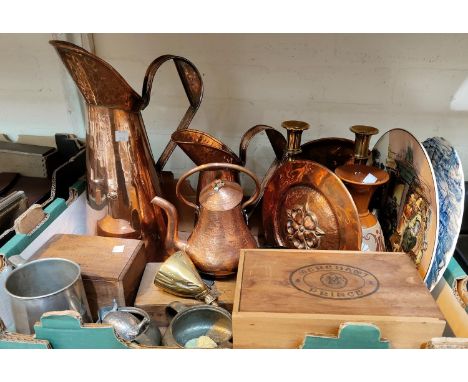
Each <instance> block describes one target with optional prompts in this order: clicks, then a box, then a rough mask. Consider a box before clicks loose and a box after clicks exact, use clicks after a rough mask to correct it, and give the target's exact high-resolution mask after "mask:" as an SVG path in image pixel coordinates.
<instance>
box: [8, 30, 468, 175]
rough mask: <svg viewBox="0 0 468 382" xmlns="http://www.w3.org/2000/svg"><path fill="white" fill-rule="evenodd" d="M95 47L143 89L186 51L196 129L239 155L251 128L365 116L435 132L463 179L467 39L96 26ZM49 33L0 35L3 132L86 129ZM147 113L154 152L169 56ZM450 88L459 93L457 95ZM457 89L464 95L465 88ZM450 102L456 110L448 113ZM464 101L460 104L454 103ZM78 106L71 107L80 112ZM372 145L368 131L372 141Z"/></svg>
mask: <svg viewBox="0 0 468 382" xmlns="http://www.w3.org/2000/svg"><path fill="white" fill-rule="evenodd" d="M93 37H94V45H95V51H96V54H97V55H99V56H100V57H102V58H103V59H105V60H106V61H108V62H109V63H110V64H111V65H113V66H114V67H115V68H116V69H117V70H118V71H119V72H120V73H121V74H122V75H123V77H124V78H126V79H127V81H128V82H129V83H130V85H132V86H133V87H134V88H135V90H137V91H138V92H139V93H140V92H141V87H142V83H143V77H144V73H145V71H146V68H147V66H148V65H149V63H150V62H151V61H152V60H153V59H154V58H156V57H157V56H159V55H162V54H166V53H173V54H178V55H182V56H185V57H187V58H189V59H190V60H191V61H192V62H193V63H195V65H196V66H197V67H198V69H199V70H200V72H201V73H203V80H204V85H205V95H204V101H203V102H202V106H201V108H200V110H199V112H198V114H197V115H196V116H195V119H194V121H193V123H192V125H191V127H192V128H196V129H199V130H203V131H206V132H209V133H210V134H212V135H214V136H215V137H217V138H219V139H221V140H222V141H223V142H225V143H226V144H228V145H229V146H230V147H231V148H232V149H233V150H234V151H235V152H237V151H238V145H239V141H240V137H241V135H242V134H243V132H244V131H245V130H247V129H248V128H249V127H251V126H253V125H255V124H260V123H262V124H269V125H272V126H274V127H277V128H280V123H281V121H283V120H286V119H300V120H304V121H307V122H309V123H310V125H311V129H310V130H309V131H308V132H306V133H304V136H303V137H304V138H303V142H305V141H308V140H311V139H315V138H319V137H326V136H339V137H348V138H352V134H351V133H350V132H349V130H348V128H349V126H351V125H354V124H369V125H373V126H376V127H378V128H379V129H380V131H381V133H383V132H385V131H387V130H389V129H391V128H397V127H398V128H404V129H407V130H409V131H411V132H412V133H413V134H414V135H416V136H417V137H418V138H419V139H420V140H424V139H425V138H428V137H431V136H435V135H439V136H443V137H445V138H446V139H448V140H449V141H450V142H452V143H453V144H454V145H455V147H456V148H457V149H458V152H459V154H460V156H461V158H462V161H463V163H464V166H465V176H468V138H467V136H468V111H466V110H468V94H467V93H468V91H467V90H466V88H467V87H468V85H467V84H465V85H464V86H463V83H464V81H465V80H466V79H467V78H468V35H466V34H460V35H449V34H445V35H432V34H417V35H401V34H388V35H374V34H367V35H360V34H356V35H353V34H348V35H339V34H338V35H327V34H311V35H294V34H287V35H285V34H273V35H246V34H233V35H220V34H211V35H198V34H193V35H187V34H179V35H170V34H168V35H161V34H154V35H142V34H130V35H119V34H95V35H94V36H93ZM50 38H51V35H40V34H38V35H30V34H24V35H8V34H3V35H0V52H1V59H0V132H4V133H7V134H9V135H11V136H12V137H13V138H15V136H16V135H17V134H37V135H47V134H52V133H54V132H75V133H77V134H79V135H81V136H83V130H82V123H81V120H80V118H77V109H76V105H73V102H72V103H70V99H71V100H73V97H74V95H73V94H69V93H67V92H68V91H65V90H64V89H65V87H66V84H65V85H64V81H63V78H66V77H65V76H64V69H63V68H62V64H61V62H60V61H59V59H58V56H57V55H56V53H55V51H54V50H53V49H52V47H51V46H50V45H48V44H47V41H48V40H49V39H50ZM166 65H167V66H163V68H162V69H161V71H160V74H159V76H158V77H157V78H156V80H155V84H154V86H153V98H152V101H151V104H150V106H149V107H148V108H147V110H145V111H144V112H143V116H144V119H145V123H146V127H147V130H148V135H149V137H150V140H151V145H152V148H153V152H154V155H155V157H156V158H157V157H158V156H159V155H160V153H161V151H162V148H163V147H164V146H165V144H166V143H167V141H168V139H169V136H170V134H171V132H172V131H173V130H174V129H175V128H176V126H177V124H178V122H179V120H180V118H181V117H182V115H183V113H184V112H185V110H186V107H187V100H186V98H185V94H184V91H183V89H182V86H181V84H180V82H179V80H178V77H177V73H176V71H175V68H174V67H173V65H172V64H166ZM457 92H458V93H457ZM464 92H465V94H463V93H464ZM454 109H456V110H454ZM460 109H461V110H460ZM78 113H79V109H78ZM375 142H376V138H373V140H372V143H371V145H372V144H373V143H375ZM249 154H250V160H248V167H250V168H252V169H253V170H255V171H256V172H257V173H258V174H259V175H260V176H261V175H263V173H264V171H265V170H266V169H267V167H268V165H269V163H270V162H271V159H272V157H273V154H272V153H271V150H270V149H269V148H268V147H267V141H266V138H265V137H259V138H258V139H257V140H256V141H254V142H253V144H252V148H251V151H250V152H249ZM191 166H192V164H191V162H190V161H189V160H188V159H187V158H186V157H185V155H184V154H183V153H182V152H181V151H180V150H179V149H177V151H176V152H175V155H174V156H173V157H172V158H171V160H170V161H169V163H168V165H167V167H166V168H167V169H170V170H173V171H174V172H175V173H176V175H179V174H180V173H181V172H182V171H184V170H185V169H188V168H190V167H191Z"/></svg>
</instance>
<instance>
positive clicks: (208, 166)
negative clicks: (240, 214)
mask: <svg viewBox="0 0 468 382" xmlns="http://www.w3.org/2000/svg"><path fill="white" fill-rule="evenodd" d="M221 168H223V169H224V168H229V169H231V170H236V171H240V172H243V173H245V174H247V175H248V176H250V177H251V178H252V180H253V181H254V183H255V192H254V194H253V195H252V196H251V197H250V198H249V200H247V201H245V202H244V203H243V204H242V209H244V208H245V207H247V206H248V205H250V204H252V203H255V202H256V201H257V199H258V198H259V196H260V183H259V181H258V178H257V176H256V175H255V174H254V173H253V172H252V171H250V170H248V169H246V168H245V167H242V166H239V165H237V164H233V163H206V164H202V165H201V166H197V167H194V168H192V169H191V170H189V171H187V172H186V173H185V174H183V175H182V176H181V177H180V179H179V181H178V182H177V185H176V196H177V197H178V198H179V199H180V200H181V201H182V202H184V203H185V204H187V205H188V206H190V207H192V208H195V209H196V210H198V206H197V205H196V204H195V203H192V202H190V201H188V200H187V199H185V197H184V196H183V195H182V193H181V192H180V187H181V186H182V183H183V181H184V180H185V179H186V178H188V177H189V176H190V175H193V174H195V173H196V172H199V171H206V170H212V169H221Z"/></svg>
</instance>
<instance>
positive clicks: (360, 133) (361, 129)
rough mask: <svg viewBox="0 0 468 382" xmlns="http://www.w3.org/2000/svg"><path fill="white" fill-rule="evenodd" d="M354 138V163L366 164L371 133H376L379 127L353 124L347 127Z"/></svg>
mask: <svg viewBox="0 0 468 382" xmlns="http://www.w3.org/2000/svg"><path fill="white" fill-rule="evenodd" d="M349 129H350V130H351V131H352V132H353V133H354V135H355V138H354V163H356V164H366V162H367V159H368V158H369V143H370V138H371V136H372V135H375V134H378V132H379V129H377V128H375V127H372V126H364V125H355V126H351V127H350V128H349Z"/></svg>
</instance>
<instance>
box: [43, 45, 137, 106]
mask: <svg viewBox="0 0 468 382" xmlns="http://www.w3.org/2000/svg"><path fill="white" fill-rule="evenodd" d="M49 44H50V45H52V46H54V47H55V48H66V49H68V50H73V51H75V52H76V53H80V54H83V55H85V56H88V57H90V58H92V59H93V60H96V61H99V62H100V63H101V64H103V65H104V66H106V67H107V68H108V69H110V70H112V72H113V73H114V74H115V75H116V77H118V78H119V80H120V81H122V82H123V83H124V84H125V85H126V86H128V88H129V89H130V91H131V92H132V93H133V95H134V96H136V97H137V98H140V99H141V100H142V101H143V98H142V96H141V95H140V94H138V93H137V92H136V91H135V89H133V87H131V86H130V85H129V83H128V82H127V81H126V80H125V78H123V77H122V75H121V74H120V73H119V72H118V71H117V70H116V69H115V68H114V67H113V66H112V65H111V64H109V63H108V62H106V61H104V60H103V59H102V58H100V57H98V56H97V55H95V54H93V53H91V52H88V51H87V50H86V49H84V48H82V47H80V46H78V45H75V44H73V43H71V42H68V41H62V40H50V41H49Z"/></svg>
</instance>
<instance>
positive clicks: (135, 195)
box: [50, 41, 203, 261]
mask: <svg viewBox="0 0 468 382" xmlns="http://www.w3.org/2000/svg"><path fill="white" fill-rule="evenodd" d="M50 43H51V44H52V45H53V46H54V47H55V49H56V50H57V52H58V54H59V56H60V58H61V59H62V61H63V63H64V64H65V67H66V68H67V70H68V72H69V73H70V75H71V77H72V78H73V80H74V81H75V83H76V85H77V86H78V89H79V90H80V92H81V94H82V95H83V97H84V99H85V101H86V104H87V109H88V126H87V132H86V142H87V153H86V160H87V187H88V188H87V196H88V205H89V206H90V207H91V209H92V210H94V211H96V214H98V215H99V216H103V215H105V216H104V217H102V218H100V219H99V220H98V222H97V227H96V233H97V234H98V235H101V236H112V237H125V238H138V239H142V240H143V241H144V243H145V247H146V254H147V259H148V260H151V261H155V260H162V259H163V258H164V257H165V250H164V246H163V241H164V238H165V236H166V228H167V227H166V221H165V217H164V215H163V213H162V211H161V209H160V208H159V207H158V206H156V205H153V204H151V199H152V198H153V197H154V196H155V195H162V191H161V186H160V177H159V173H158V171H161V170H162V168H163V166H164V164H165V163H166V161H167V159H168V158H169V156H170V155H171V153H172V151H173V150H174V148H175V143H173V142H170V143H169V144H168V146H167V147H166V149H165V150H164V152H163V154H162V155H161V157H160V159H159V161H158V164H157V165H156V164H155V161H154V159H153V156H152V153H151V148H150V145H149V141H148V137H147V134H146V130H145V126H144V123H143V119H142V116H141V110H143V109H144V108H145V107H146V106H147V105H148V103H149V100H150V95H151V88H152V83H153V79H154V76H155V74H156V71H157V70H158V69H159V67H160V66H161V65H162V64H163V63H164V62H166V61H168V60H173V61H174V63H175V65H176V68H177V71H178V73H179V76H180V78H181V80H182V84H183V86H184V89H185V92H186V94H187V97H188V98H189V101H190V107H189V109H188V110H187V113H186V114H185V116H184V118H183V119H182V121H181V123H180V125H179V129H183V128H187V127H188V125H189V123H190V121H191V120H192V118H193V116H194V114H195V112H196V110H197V109H198V107H199V105H200V102H201V99H202V94H203V84H202V82H201V76H200V74H199V72H198V71H197V69H196V68H195V66H194V65H193V64H192V63H191V62H190V61H188V60H186V59H185V58H183V57H178V56H171V55H166V56H161V57H159V58H157V59H156V60H154V61H153V62H152V63H151V64H150V66H149V67H148V70H147V72H146V76H145V80H144V83H143V95H142V96H140V95H139V94H138V93H136V92H135V91H134V90H133V89H132V88H131V87H130V85H128V83H127V82H126V81H125V80H124V79H123V77H122V76H121V75H120V74H119V73H118V72H117V71H116V70H115V69H114V68H113V67H112V66H110V65H109V64H108V63H107V62H105V61H103V60H102V59H100V58H99V57H97V56H95V55H94V54H92V53H90V52H88V51H86V50H84V49H82V48H80V47H78V46H76V45H74V44H71V43H68V42H65V41H51V42H50Z"/></svg>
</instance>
